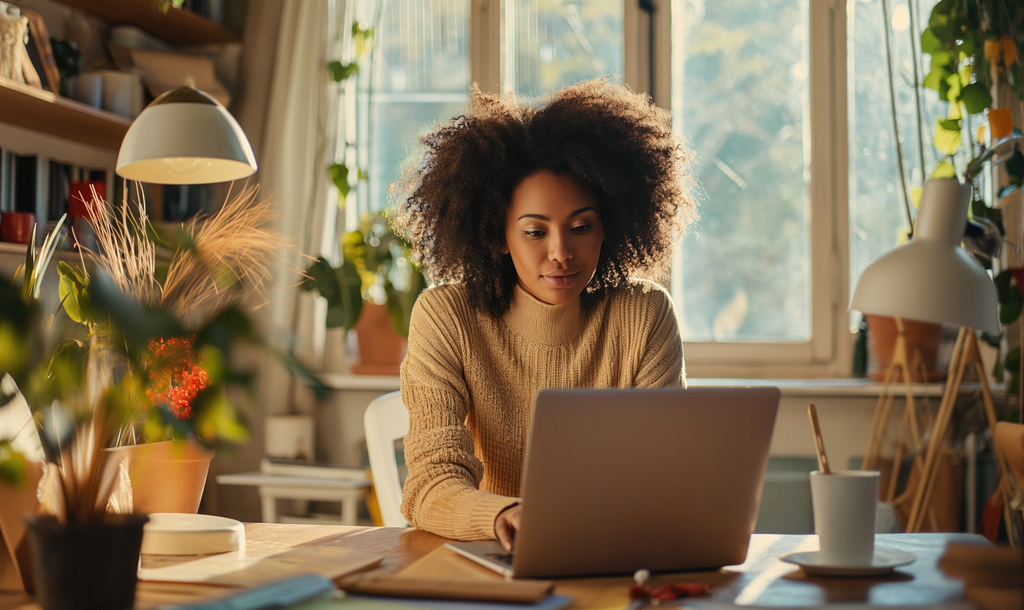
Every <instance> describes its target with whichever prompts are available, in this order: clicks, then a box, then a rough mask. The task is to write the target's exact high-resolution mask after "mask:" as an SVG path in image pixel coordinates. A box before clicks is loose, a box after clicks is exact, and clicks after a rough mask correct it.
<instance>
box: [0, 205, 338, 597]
mask: <svg viewBox="0 0 1024 610" xmlns="http://www.w3.org/2000/svg"><path fill="white" fill-rule="evenodd" d="M89 206H90V224H91V225H92V227H93V229H94V232H95V233H96V236H97V242H98V243H99V244H100V247H101V248H102V250H101V251H100V252H98V253H90V258H91V259H92V260H93V262H94V265H93V269H92V271H91V273H90V272H87V271H86V268H85V266H84V265H82V266H81V267H74V266H71V265H67V264H66V263H64V262H61V263H60V272H61V284H60V296H61V302H62V305H63V309H62V311H63V312H64V313H66V314H67V315H66V316H65V315H53V316H50V318H49V319H48V320H47V321H46V323H45V324H41V323H38V322H42V318H43V316H42V313H41V310H42V306H41V305H40V303H39V298H38V297H39V287H40V286H41V274H42V272H43V271H44V270H45V269H46V267H47V262H48V260H49V257H50V256H51V255H52V253H53V243H54V241H55V238H54V237H53V236H52V235H51V236H50V237H48V238H47V240H46V241H45V242H44V247H43V249H42V254H41V255H39V256H38V257H37V256H36V255H35V253H34V251H33V249H31V248H30V252H29V258H28V259H27V262H26V266H25V274H24V277H23V279H22V285H21V287H20V288H19V287H17V286H15V285H13V284H11V283H8V282H6V281H0V304H3V307H0V347H10V346H12V345H13V346H15V347H16V348H17V349H10V350H2V351H3V353H4V356H3V357H0V374H3V373H10V374H11V375H12V376H13V379H14V380H16V381H17V382H18V385H19V386H20V388H21V390H22V391H23V392H24V394H25V396H26V398H27V399H28V403H29V404H32V405H33V407H34V408H35V409H36V412H37V413H38V414H39V419H40V420H41V422H42V426H41V429H42V434H41V436H40V439H41V445H42V447H44V448H45V449H46V452H45V455H46V460H47V461H48V462H51V465H50V466H49V467H48V468H47V470H46V475H45V476H44V478H43V481H42V483H41V484H40V486H39V488H40V491H39V494H40V500H41V501H40V507H41V510H42V511H43V512H45V513H49V514H46V515H43V516H38V517H33V518H31V519H29V520H28V522H27V523H28V530H29V541H30V547H31V549H32V553H31V557H32V571H33V575H34V580H35V583H36V587H35V588H36V591H37V594H38V597H39V599H40V602H41V603H42V605H43V607H44V608H58V607H60V608H75V607H82V608H91V607H110V608H128V607H131V605H132V602H133V594H134V586H135V570H136V568H137V565H138V557H139V548H140V544H141V536H142V527H143V524H144V523H145V521H146V518H145V516H144V515H140V514H139V513H140V512H141V511H142V510H143V509H146V510H159V508H156V507H152V506H151V507H148V508H147V507H143V506H141V502H133V496H136V497H138V498H139V499H142V497H143V494H142V493H133V492H132V489H133V488H135V491H136V492H138V491H141V490H142V489H143V488H142V487H139V485H140V484H149V485H150V486H155V487H167V486H168V485H169V482H168V477H170V476H172V475H175V474H176V472H174V471H176V470H179V471H180V470H182V468H181V463H178V464H177V465H176V468H170V469H165V470H162V471H161V472H160V473H154V472H152V471H150V472H146V473H142V476H134V477H131V478H130V476H129V475H130V474H131V473H132V471H133V468H134V467H135V466H137V465H138V463H137V462H138V460H137V459H136V458H135V456H129V457H127V458H126V456H124V455H123V454H122V453H120V452H118V451H109V450H108V445H123V444H125V443H126V442H127V443H135V444H136V445H137V444H138V443H142V442H145V441H161V440H164V439H176V440H177V439H189V441H188V443H189V444H188V445H185V448H184V449H183V447H182V445H180V444H179V445H170V444H169V446H168V452H169V453H168V455H170V456H171V457H172V458H174V457H176V456H175V455H174V453H175V451H184V450H187V448H188V447H190V446H202V447H204V448H207V450H212V448H214V447H216V446H218V445H220V444H224V443H238V442H243V441H244V440H246V439H247V428H246V425H245V417H244V413H243V411H242V410H241V409H240V408H239V407H238V406H237V405H236V403H235V402H234V401H233V400H232V397H233V396H238V395H239V394H238V391H237V390H238V389H241V390H245V389H246V388H247V387H248V385H249V382H250V380H251V379H252V376H251V375H250V374H249V373H247V372H245V371H241V370H238V369H236V368H235V366H234V360H233V358H232V357H231V353H232V348H233V346H234V345H235V344H236V343H237V342H239V341H245V342H253V343H257V344H259V341H258V339H257V337H256V336H255V334H254V332H253V328H252V325H251V323H250V321H249V319H248V317H247V315H246V313H245V311H243V310H242V309H240V308H239V304H240V302H241V301H242V300H243V299H244V298H245V297H247V296H251V295H252V292H253V291H255V290H256V289H257V288H258V286H259V280H260V279H261V278H262V276H263V274H264V273H265V270H266V265H267V264H269V263H270V261H271V260H272V257H273V256H275V255H276V252H277V250H278V249H280V248H282V247H283V246H282V244H281V240H280V238H279V237H277V234H276V233H274V232H273V231H272V230H270V229H267V228H266V227H265V225H266V224H267V222H268V220H269V219H271V218H273V213H272V211H271V206H270V204H269V203H268V202H256V201H255V190H252V189H246V190H244V191H243V192H242V193H241V194H239V195H238V196H236V197H235V198H233V199H231V200H229V201H227V202H226V203H225V205H224V207H223V208H222V209H221V211H220V212H218V213H217V214H215V215H214V216H212V217H210V218H207V219H205V221H203V222H193V223H190V224H189V225H186V226H184V227H182V230H181V232H180V233H179V234H176V235H172V236H165V237H162V238H161V237H158V236H157V234H156V232H155V230H154V229H153V227H152V226H150V225H149V223H148V221H147V220H146V218H145V214H144V211H143V210H144V208H143V205H142V204H141V203H140V205H139V206H138V211H137V212H135V211H132V210H129V209H127V204H125V206H124V207H122V208H120V209H118V210H115V209H114V208H113V207H111V206H110V205H108V204H107V203H106V202H103V201H102V200H100V199H99V198H98V197H95V195H94V197H93V201H91V202H89ZM256 242H259V243H256ZM160 247H163V248H168V249H169V250H170V255H169V257H168V258H167V260H168V262H167V264H166V271H161V270H160V267H161V264H160V262H159V258H158V257H157V253H156V251H157V248H160ZM58 313H59V312H58ZM285 362H286V363H287V364H290V365H292V366H293V368H294V369H295V370H296V372H298V373H300V374H303V375H305V376H307V377H309V378H311V379H312V376H311V375H310V374H309V373H308V371H306V370H305V369H303V368H302V367H301V366H299V365H298V363H296V362H294V360H292V359H287V358H286V359H285ZM314 389H315V390H316V389H322V386H316V387H314ZM5 394H8V392H5ZM242 395H243V396H244V395H245V394H244V393H243V394H242ZM5 402H9V401H6V400H5ZM32 428H33V430H34V428H35V425H34V422H33V425H32ZM0 430H2V428H0ZM4 440H7V439H4ZM179 442H180V441H179ZM157 444H160V443H157ZM5 449H6V453H5V455H4V456H3V465H2V466H3V470H2V471H3V472H4V473H6V475H7V476H6V478H8V479H13V478H16V477H12V476H11V473H12V472H13V473H17V472H18V471H23V470H25V468H22V467H21V464H26V467H27V465H28V464H27V463H28V462H29V461H28V460H21V459H19V457H18V456H17V455H14V452H12V451H11V449H12V448H11V447H9V446H5ZM21 457H22V458H23V457H24V455H23V454H22V456H21ZM177 457H179V458H180V456H177ZM171 461H173V460H171ZM179 462H180V459H179ZM205 478H206V472H205V468H203V469H202V473H201V475H200V476H198V477H197V479H198V486H199V489H200V490H201V488H202V485H203V484H204V483H205ZM5 491H6V490H5V489H2V488H0V504H4V505H5V506H9V504H8V503H7V502H4V501H3V499H2V496H3V494H4V493H5ZM31 493H32V496H33V498H34V497H35V490H34V489H32V490H31ZM199 494H201V491H200V492H199ZM199 494H197V496H196V497H198V495H199ZM190 510H192V511H193V512H194V510H195V507H192V508H191V509H190ZM10 542H11V541H9V540H6V539H5V544H9V543H10ZM97 556H99V557H104V558H105V560H104V561H102V562H97V561H95V557H97Z"/></svg>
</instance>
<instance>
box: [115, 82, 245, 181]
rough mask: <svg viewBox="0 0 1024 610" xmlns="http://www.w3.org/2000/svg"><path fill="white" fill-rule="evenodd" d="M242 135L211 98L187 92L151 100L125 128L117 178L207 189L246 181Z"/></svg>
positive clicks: (170, 93) (118, 160) (191, 90)
mask: <svg viewBox="0 0 1024 610" xmlns="http://www.w3.org/2000/svg"><path fill="white" fill-rule="evenodd" d="M255 171H256V158H255V157H254V156H253V154H252V147H251V146H249V140H248V138H246V137H245V132H244V131H242V128H241V127H240V126H239V125H238V122H237V121H235V119H234V117H232V116H231V114H230V113H229V112H228V111H227V110H225V109H224V107H223V106H221V105H220V104H218V103H217V102H216V101H215V100H214V99H213V98H211V97H210V96H208V95H206V94H205V93H203V92H201V91H196V90H195V89H192V88H190V87H182V88H180V89H175V90H174V91H168V92H167V93H164V94H163V95H161V96H160V97H158V98H156V99H155V100H153V103H151V104H150V105H149V106H146V109H145V110H143V111H142V113H141V114H139V116H138V118H137V119H135V121H134V122H133V123H132V124H131V126H130V127H129V128H128V133H126V134H125V136H124V140H123V141H122V142H121V150H120V151H119V152H118V154H117V173H118V175H120V176H122V177H124V178H128V179H129V180H139V181H141V182H153V183H156V184H208V183H211V182H227V181H229V180H237V179H239V178H245V177H246V176H251V175H252V174H253V173H254V172H255Z"/></svg>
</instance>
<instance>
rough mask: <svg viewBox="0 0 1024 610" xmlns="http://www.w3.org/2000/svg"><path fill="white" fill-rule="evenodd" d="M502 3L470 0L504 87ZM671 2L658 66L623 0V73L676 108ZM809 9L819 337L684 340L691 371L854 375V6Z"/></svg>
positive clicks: (638, 12)
mask: <svg viewBox="0 0 1024 610" xmlns="http://www.w3.org/2000/svg"><path fill="white" fill-rule="evenodd" d="M501 1H502V0H469V2H470V24H469V54H470V57H469V65H470V80H471V82H474V83H477V84H478V85H479V87H480V89H481V90H483V91H485V92H490V93H497V92H499V91H500V90H501V85H502V83H503V78H502V77H503V73H504V66H503V64H502V57H501V46H502V45H501V41H502V37H503V34H504V33H503V32H502V19H501V15H502V5H501ZM849 1H853V0H849ZM673 3H674V2H673V0H653V7H654V10H653V15H654V19H655V23H654V37H655V40H654V45H653V50H654V61H653V74H652V72H651V68H650V66H651V62H650V61H649V53H650V49H651V43H650V19H651V15H650V14H649V13H648V12H646V11H644V10H642V9H641V8H640V0H623V32H624V33H623V38H624V40H623V50H624V57H623V72H624V74H623V81H624V82H625V83H626V84H627V85H629V86H630V87H631V88H633V89H634V90H636V91H648V92H650V93H651V96H652V98H653V99H654V101H655V103H657V104H658V105H659V106H661V107H663V108H671V99H672V93H673V87H674V84H673V82H672V64H673V45H672V18H671V17H672V8H673V7H672V4H673ZM808 10H809V15H808V21H807V24H808V36H809V53H808V57H809V104H808V110H807V115H806V121H805V134H806V135H807V137H808V140H809V142H810V146H811V153H810V176H811V179H810V185H809V202H810V203H809V207H810V209H809V213H810V228H809V230H810V238H811V247H810V256H811V261H810V262H811V289H810V298H811V316H812V320H811V338H810V340H808V341H803V342H703V341H686V342H684V349H685V352H686V356H687V370H688V375H689V376H692V377H732V378H756V377H762V378H763V377H769V378H770V377H776V378H792V377H848V376H849V374H850V370H851V366H852V351H853V343H854V337H855V335H854V334H853V333H851V332H850V329H849V328H848V320H849V313H848V303H849V288H848V286H849V252H848V249H849V221H848V198H849V184H848V179H849V178H848V173H849V161H848V156H849V155H848V146H849V143H848V134H847V98H846V96H847V86H848V82H847V80H848V76H847V40H846V23H847V4H846V3H845V2H840V1H839V0H808ZM652 78H653V82H654V90H653V91H651V87H650V83H651V81H652ZM349 213H350V214H351V212H349ZM679 258H680V257H679V255H678V254H677V259H679ZM673 275H676V274H673ZM674 292H675V291H674ZM674 296H676V295H675V294H674ZM677 298H678V297H677Z"/></svg>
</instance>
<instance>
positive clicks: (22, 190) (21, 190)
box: [11, 155, 39, 214]
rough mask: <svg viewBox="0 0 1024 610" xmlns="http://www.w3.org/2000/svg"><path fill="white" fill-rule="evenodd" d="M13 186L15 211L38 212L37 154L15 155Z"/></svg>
mask: <svg viewBox="0 0 1024 610" xmlns="http://www.w3.org/2000/svg"><path fill="white" fill-rule="evenodd" d="M13 168H14V172H13V180H12V182H13V183H14V184H13V186H12V189H13V191H12V192H13V194H14V201H13V205H12V206H11V207H12V208H13V210H14V211H15V212H28V213H30V214H35V213H36V184H37V183H36V176H37V175H38V173H39V158H38V157H37V156H36V155H14V164H13Z"/></svg>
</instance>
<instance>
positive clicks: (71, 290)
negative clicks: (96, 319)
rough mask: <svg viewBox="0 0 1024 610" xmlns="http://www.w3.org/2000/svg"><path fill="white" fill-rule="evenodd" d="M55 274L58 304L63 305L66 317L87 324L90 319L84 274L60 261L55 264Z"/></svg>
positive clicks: (87, 284)
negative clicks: (56, 277) (58, 295)
mask: <svg viewBox="0 0 1024 610" xmlns="http://www.w3.org/2000/svg"><path fill="white" fill-rule="evenodd" d="M57 274H58V275H59V276H60V282H59V284H58V287H57V289H58V293H59V294H60V302H61V303H62V304H63V305H64V312H65V313H67V314H68V317H69V318H71V319H72V320H74V321H75V322H78V323H80V324H86V323H88V322H89V321H90V320H91V318H90V317H89V315H88V313H87V312H88V311H89V280H88V279H87V277H86V276H85V272H84V271H82V272H80V271H79V270H78V269H76V268H75V267H72V266H71V265H69V264H67V263H65V262H64V261H60V262H59V263H58V264H57Z"/></svg>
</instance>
